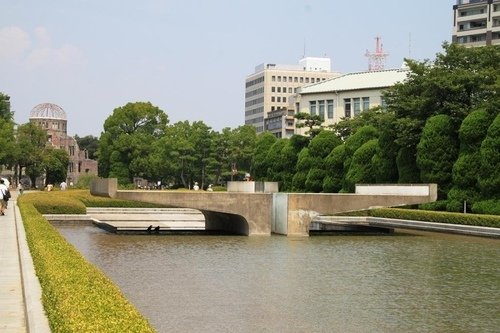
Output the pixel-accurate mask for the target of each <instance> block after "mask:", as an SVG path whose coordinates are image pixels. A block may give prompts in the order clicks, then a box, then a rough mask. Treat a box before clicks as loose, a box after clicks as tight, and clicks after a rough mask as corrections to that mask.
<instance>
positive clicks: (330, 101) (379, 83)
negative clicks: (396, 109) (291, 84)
mask: <svg viewBox="0 0 500 333" xmlns="http://www.w3.org/2000/svg"><path fill="white" fill-rule="evenodd" d="M407 75H408V70H407V69H389V70H382V71H370V72H359V73H349V74H345V75H342V76H340V77H337V78H334V79H330V80H328V81H325V82H321V83H317V84H313V85H309V86H307V87H303V88H300V89H299V91H298V94H297V95H295V96H294V97H293V99H292V101H291V103H292V104H294V106H293V108H294V109H295V112H296V113H299V112H302V113H307V114H310V115H318V116H320V117H321V118H322V119H323V120H324V121H323V126H325V127H326V126H328V125H333V124H335V123H337V122H339V121H340V120H342V118H352V117H354V116H356V115H358V114H360V113H361V112H364V111H368V110H369V109H371V108H374V107H376V106H383V104H384V101H383V98H382V92H383V91H384V90H385V89H387V88H389V87H391V86H393V85H394V84H395V83H397V82H403V81H404V80H405V79H406V77H407ZM307 130H308V129H307V128H296V129H295V133H296V134H301V135H305V132H306V131H307Z"/></svg>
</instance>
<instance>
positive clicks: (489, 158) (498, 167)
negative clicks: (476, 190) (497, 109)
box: [479, 113, 500, 199]
mask: <svg viewBox="0 0 500 333" xmlns="http://www.w3.org/2000/svg"><path fill="white" fill-rule="evenodd" d="M479 186H480V189H481V196H482V197H483V198H485V199H500V113H499V114H498V115H497V116H496V118H495V120H494V121H493V123H492V124H491V125H490V127H489V128H488V134H487V135H486V138H485V139H484V141H483V143H482V144H481V169H480V172H479Z"/></svg>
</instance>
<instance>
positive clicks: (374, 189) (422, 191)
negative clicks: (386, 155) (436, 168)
mask: <svg viewBox="0 0 500 333" xmlns="http://www.w3.org/2000/svg"><path fill="white" fill-rule="evenodd" d="M355 193H357V194H363V195H406V196H409V195H420V196H429V195H431V194H432V193H436V194H437V185H436V184H408V185H402V184H398V185H393V184H374V185H369V184H363V185H356V191H355ZM434 200H437V198H435V199H434Z"/></svg>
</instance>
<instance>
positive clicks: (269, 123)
mask: <svg viewBox="0 0 500 333" xmlns="http://www.w3.org/2000/svg"><path fill="white" fill-rule="evenodd" d="M336 76H339V74H338V73H334V72H331V62H330V59H329V58H313V57H307V58H304V59H302V60H300V61H299V64H298V65H276V64H261V65H259V66H257V67H256V68H255V72H254V73H253V74H250V75H249V76H247V78H246V80H245V125H253V126H255V128H256V130H257V133H262V132H263V131H266V130H268V131H271V132H272V133H273V134H274V135H276V136H277V137H289V136H291V135H293V132H294V124H293V121H292V119H291V118H290V115H289V114H288V111H287V110H288V104H289V97H290V96H292V95H294V94H295V93H297V88H299V87H302V86H304V85H308V84H313V83H318V82H322V81H325V80H327V79H330V78H333V77H336Z"/></svg>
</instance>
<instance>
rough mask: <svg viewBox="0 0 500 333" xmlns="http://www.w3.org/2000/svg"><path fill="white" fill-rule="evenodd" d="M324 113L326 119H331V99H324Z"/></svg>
mask: <svg viewBox="0 0 500 333" xmlns="http://www.w3.org/2000/svg"><path fill="white" fill-rule="evenodd" d="M326 113H327V117H328V119H333V99H329V100H327V101H326Z"/></svg>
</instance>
